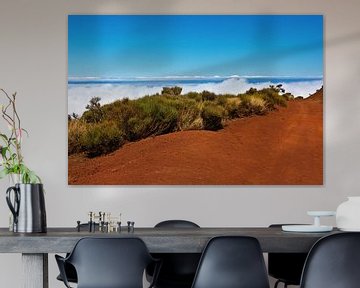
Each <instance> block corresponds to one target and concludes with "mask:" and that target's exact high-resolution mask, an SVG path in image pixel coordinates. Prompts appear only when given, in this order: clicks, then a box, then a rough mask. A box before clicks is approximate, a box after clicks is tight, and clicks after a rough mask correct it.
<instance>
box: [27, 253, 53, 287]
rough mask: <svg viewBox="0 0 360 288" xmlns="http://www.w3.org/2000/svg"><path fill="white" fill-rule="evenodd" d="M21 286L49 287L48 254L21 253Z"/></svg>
mask: <svg viewBox="0 0 360 288" xmlns="http://www.w3.org/2000/svg"><path fill="white" fill-rule="evenodd" d="M22 273H23V288H49V281H48V254H30V253H23V254H22Z"/></svg>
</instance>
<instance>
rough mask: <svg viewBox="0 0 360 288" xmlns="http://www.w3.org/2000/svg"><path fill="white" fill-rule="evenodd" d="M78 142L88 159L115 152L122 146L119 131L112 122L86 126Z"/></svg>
mask: <svg viewBox="0 0 360 288" xmlns="http://www.w3.org/2000/svg"><path fill="white" fill-rule="evenodd" d="M80 142H81V145H82V147H84V149H85V151H86V155H87V156H88V157H95V156H99V155H102V154H106V153H110V152H112V151H115V150H116V149H118V148H119V147H121V146H122V145H123V144H124V142H125V141H124V138H123V135H122V133H121V131H120V130H119V129H118V127H117V125H116V124H115V123H114V122H109V121H104V122H101V123H95V124H91V125H88V126H87V129H86V131H85V133H84V134H83V135H82V136H81V138H80Z"/></svg>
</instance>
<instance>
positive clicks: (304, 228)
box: [281, 225, 333, 232]
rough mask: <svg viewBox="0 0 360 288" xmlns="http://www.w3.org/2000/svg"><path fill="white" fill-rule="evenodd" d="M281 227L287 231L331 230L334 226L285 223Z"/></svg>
mask: <svg viewBox="0 0 360 288" xmlns="http://www.w3.org/2000/svg"><path fill="white" fill-rule="evenodd" d="M281 229H282V230H283V231H286V232H330V231H332V229H333V227H332V226H324V225H321V226H315V225H283V226H281Z"/></svg>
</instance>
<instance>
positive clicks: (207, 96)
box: [200, 90, 216, 101]
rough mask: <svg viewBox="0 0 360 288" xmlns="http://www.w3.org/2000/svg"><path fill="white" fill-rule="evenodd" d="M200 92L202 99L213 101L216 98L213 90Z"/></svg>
mask: <svg viewBox="0 0 360 288" xmlns="http://www.w3.org/2000/svg"><path fill="white" fill-rule="evenodd" d="M200 94H201V98H202V100H203V101H213V100H215V99H216V94H215V93H213V92H209V91H206V90H204V91H202V92H201V93H200Z"/></svg>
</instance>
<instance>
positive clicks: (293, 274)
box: [268, 224, 307, 288]
mask: <svg viewBox="0 0 360 288" xmlns="http://www.w3.org/2000/svg"><path fill="white" fill-rule="evenodd" d="M282 225H284V224H272V225H270V226H269V227H270V228H271V227H274V228H277V227H279V228H280V227H281V226H282ZM286 225H287V224H286ZM306 256H307V253H269V254H268V271H269V275H270V276H271V277H274V278H275V279H277V281H276V282H275V285H274V288H277V287H278V285H279V284H280V283H283V284H284V287H285V288H286V287H287V286H288V285H300V279H301V273H302V270H303V268H304V263H305V260H306Z"/></svg>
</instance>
